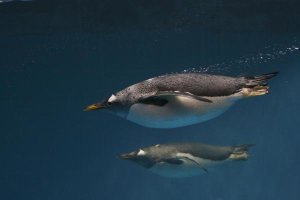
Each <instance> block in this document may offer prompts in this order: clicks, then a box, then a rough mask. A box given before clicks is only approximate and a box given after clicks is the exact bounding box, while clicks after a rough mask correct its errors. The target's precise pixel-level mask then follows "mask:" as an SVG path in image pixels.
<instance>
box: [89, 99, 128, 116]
mask: <svg viewBox="0 0 300 200" xmlns="http://www.w3.org/2000/svg"><path fill="white" fill-rule="evenodd" d="M129 108H130V105H127V102H126V101H124V98H122V96H120V95H115V94H112V95H111V96H110V97H108V98H106V99H104V100H103V101H101V102H98V103H94V104H91V105H89V106H87V107H85V109H84V111H95V110H100V109H103V110H106V111H109V112H111V113H113V114H116V115H118V116H121V117H126V116H127V113H128V110H129Z"/></svg>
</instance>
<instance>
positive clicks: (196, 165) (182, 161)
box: [120, 143, 252, 178]
mask: <svg viewBox="0 0 300 200" xmlns="http://www.w3.org/2000/svg"><path fill="white" fill-rule="evenodd" d="M250 146H252V145H249V144H244V145H239V146H215V145H208V144H201V143H177V144H157V145H155V146H150V147H146V148H141V149H138V150H136V151H133V152H131V153H125V154H122V155H120V158H121V159H125V160H130V161H133V162H135V163H137V164H139V165H141V166H143V167H145V168H146V169H148V170H150V171H152V172H154V173H156V174H158V175H161V176H165V177H174V178H181V177H190V176H197V175H201V174H203V173H207V172H208V168H209V167H212V166H214V165H220V164H222V163H224V162H227V161H234V160H247V158H248V151H247V150H248V147H250Z"/></svg>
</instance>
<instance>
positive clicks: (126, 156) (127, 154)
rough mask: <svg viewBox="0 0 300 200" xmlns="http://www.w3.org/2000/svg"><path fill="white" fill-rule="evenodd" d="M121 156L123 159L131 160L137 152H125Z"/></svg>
mask: <svg viewBox="0 0 300 200" xmlns="http://www.w3.org/2000/svg"><path fill="white" fill-rule="evenodd" d="M119 158H120V159H123V160H131V159H133V158H135V153H134V152H132V153H124V154H121V155H119Z"/></svg>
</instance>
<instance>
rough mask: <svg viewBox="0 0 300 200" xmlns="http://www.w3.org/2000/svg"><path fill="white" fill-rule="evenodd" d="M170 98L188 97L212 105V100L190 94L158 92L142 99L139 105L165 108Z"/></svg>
mask: <svg viewBox="0 0 300 200" xmlns="http://www.w3.org/2000/svg"><path fill="white" fill-rule="evenodd" d="M170 96H186V97H190V98H193V99H196V100H199V101H203V102H207V103H212V101H211V100H210V99H207V98H204V97H201V96H197V95H194V94H192V93H189V92H180V91H160V92H157V93H156V94H154V95H152V96H150V97H146V98H141V99H140V100H139V103H144V104H152V105H156V106H164V105H165V104H167V103H168V102H169V101H168V100H167V97H170Z"/></svg>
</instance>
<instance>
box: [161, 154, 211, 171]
mask: <svg viewBox="0 0 300 200" xmlns="http://www.w3.org/2000/svg"><path fill="white" fill-rule="evenodd" d="M182 160H188V161H190V162H192V163H194V164H196V165H197V166H198V167H200V168H201V169H203V170H204V171H205V172H206V173H208V171H207V169H206V168H205V167H203V166H202V165H201V164H200V163H198V162H197V161H196V160H194V159H192V158H189V157H188V156H180V157H176V158H166V159H162V160H161V161H163V162H166V163H169V164H173V165H181V164H183V161H182Z"/></svg>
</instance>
